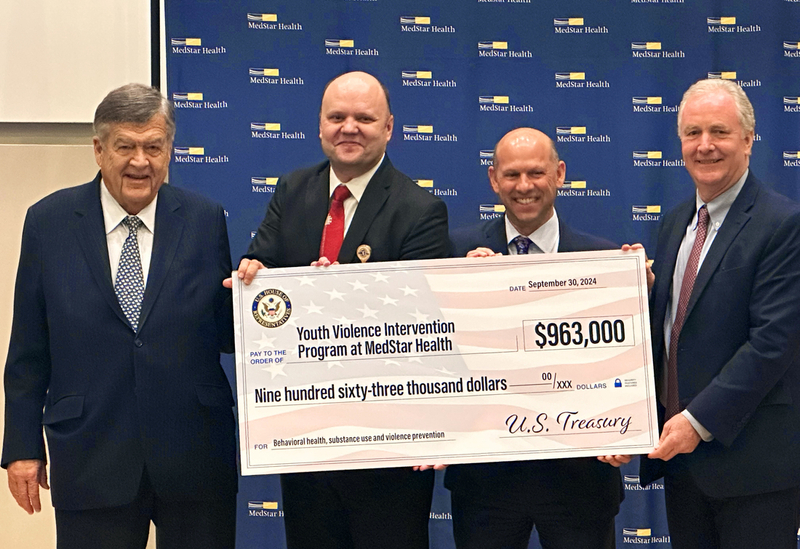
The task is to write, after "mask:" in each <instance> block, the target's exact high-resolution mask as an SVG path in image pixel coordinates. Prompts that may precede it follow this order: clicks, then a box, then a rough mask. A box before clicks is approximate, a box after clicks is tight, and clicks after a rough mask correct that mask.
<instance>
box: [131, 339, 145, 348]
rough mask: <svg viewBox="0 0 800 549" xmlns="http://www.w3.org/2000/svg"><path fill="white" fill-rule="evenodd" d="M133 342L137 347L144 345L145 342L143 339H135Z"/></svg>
mask: <svg viewBox="0 0 800 549" xmlns="http://www.w3.org/2000/svg"><path fill="white" fill-rule="evenodd" d="M133 344H134V345H136V346H137V347H141V346H142V345H144V343H142V340H141V339H137V340H135V341H134V342H133Z"/></svg>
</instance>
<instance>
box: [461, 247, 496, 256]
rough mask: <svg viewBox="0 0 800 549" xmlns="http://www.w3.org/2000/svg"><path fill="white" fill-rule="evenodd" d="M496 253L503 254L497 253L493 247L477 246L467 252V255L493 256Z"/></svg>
mask: <svg viewBox="0 0 800 549" xmlns="http://www.w3.org/2000/svg"><path fill="white" fill-rule="evenodd" d="M496 255H503V254H498V253H495V252H494V251H493V250H492V249H491V248H483V247H481V248H475V249H474V250H470V251H468V252H467V257H493V256H496Z"/></svg>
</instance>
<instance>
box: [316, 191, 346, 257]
mask: <svg viewBox="0 0 800 549" xmlns="http://www.w3.org/2000/svg"><path fill="white" fill-rule="evenodd" d="M349 196H350V189H348V188H347V187H345V186H344V185H339V186H338V187H336V188H335V189H334V190H333V199H332V200H331V209H330V210H329V211H328V217H327V218H326V219H325V228H324V229H323V230H322V242H321V243H320V245H319V256H320V257H327V258H328V260H329V261H330V262H331V263H333V262H334V261H336V260H338V259H339V249H340V248H341V247H342V240H343V239H344V201H345V200H346V199H347V198H348V197H349Z"/></svg>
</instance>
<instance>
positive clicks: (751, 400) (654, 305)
mask: <svg viewBox="0 0 800 549" xmlns="http://www.w3.org/2000/svg"><path fill="white" fill-rule="evenodd" d="M694 212H695V198H694V197H692V198H691V199H690V200H688V201H686V202H685V203H683V204H681V205H680V206H678V207H677V208H675V209H674V210H673V211H671V212H669V213H668V214H667V215H665V216H664V219H663V221H662V223H661V228H660V231H659V237H658V247H657V249H656V252H657V254H658V255H657V256H656V257H657V259H656V260H655V262H654V264H653V272H654V273H655V275H656V283H655V286H654V287H653V290H652V292H651V296H650V311H651V326H652V341H653V352H654V360H655V366H656V370H657V371H658V370H660V369H662V368H663V367H664V352H665V350H664V318H665V316H666V314H667V307H668V305H669V296H670V288H671V285H672V274H673V271H674V270H675V261H676V257H677V254H678V248H679V247H680V243H681V240H682V239H683V236H684V233H685V231H686V227H687V226H688V224H689V222H690V221H691V219H692V217H693V215H694ZM676 298H677V297H676ZM677 358H678V362H677V364H678V383H679V394H680V397H681V404H682V406H685V407H686V408H687V409H688V410H689V412H691V414H692V415H693V416H694V417H695V418H696V419H697V420H698V421H699V422H700V424H701V425H703V426H704V427H705V428H706V429H708V430H709V431H710V432H711V434H712V435H714V440H713V441H712V442H708V443H706V442H701V443H700V445H699V446H698V447H697V449H696V450H695V451H694V452H692V453H691V454H683V455H679V456H678V457H676V458H674V459H673V461H675V462H676V464H677V465H682V466H684V467H686V468H688V470H689V471H690V472H691V473H692V475H693V477H694V480H695V482H696V483H697V485H698V486H700V488H701V489H703V491H704V492H706V493H707V494H708V495H711V496H714V497H733V496H742V495H748V494H754V493H762V492H771V491H776V490H782V489H785V488H788V487H791V486H797V485H798V484H800V208H799V207H798V204H797V203H795V202H792V201H791V200H789V199H788V198H785V197H783V196H781V195H779V194H777V193H774V192H772V191H770V190H768V189H767V188H766V187H764V186H763V185H761V183H760V182H759V181H758V180H757V179H756V178H755V176H753V174H752V172H751V173H750V174H749V175H748V177H747V180H746V181H745V184H744V186H743V187H742V190H741V192H740V193H739V196H738V197H737V198H736V200H735V201H734V203H733V205H732V206H731V209H730V211H729V212H728V215H727V216H726V218H725V221H724V223H723V224H722V226H721V227H720V231H719V233H718V234H717V236H716V238H715V239H714V242H713V244H712V245H711V248H710V249H709V251H708V254H707V256H706V258H705V260H704V261H703V264H702V265H701V266H700V270H699V272H698V273H697V279H696V281H695V285H694V289H693V291H692V295H691V298H690V300H689V304H688V309H687V312H686V319H685V321H684V325H683V328H682V330H681V334H680V339H679V342H678V357H677ZM661 377H662V376H656V379H657V380H659V381H660V379H661ZM662 412H663V410H662ZM662 417H663V415H662ZM663 473H664V462H662V461H651V460H646V459H644V460H643V461H642V474H641V478H642V481H643V482H650V481H652V480H654V479H656V478H658V477H659V476H661V475H662V474H663Z"/></svg>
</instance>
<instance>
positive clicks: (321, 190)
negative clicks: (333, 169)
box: [301, 162, 341, 260]
mask: <svg viewBox="0 0 800 549" xmlns="http://www.w3.org/2000/svg"><path fill="white" fill-rule="evenodd" d="M322 166H323V167H322V169H321V170H320V171H319V172H318V173H317V174H316V176H314V178H313V179H312V181H311V183H310V184H309V185H308V188H307V190H306V208H305V214H306V216H307V218H306V220H305V222H304V224H305V226H306V242H307V244H306V245H307V246H308V248H309V255H310V256H311V257H313V258H314V260H317V259H319V247H320V243H321V242H322V230H323V229H324V228H325V219H326V218H327V216H328V209H329V205H328V202H329V201H330V176H329V174H330V169H329V166H330V164H328V163H327V162H326V163H324V164H323V165H322ZM317 220H322V222H321V223H320V222H318V221H317ZM301 255H304V254H301ZM340 255H341V254H340Z"/></svg>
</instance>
